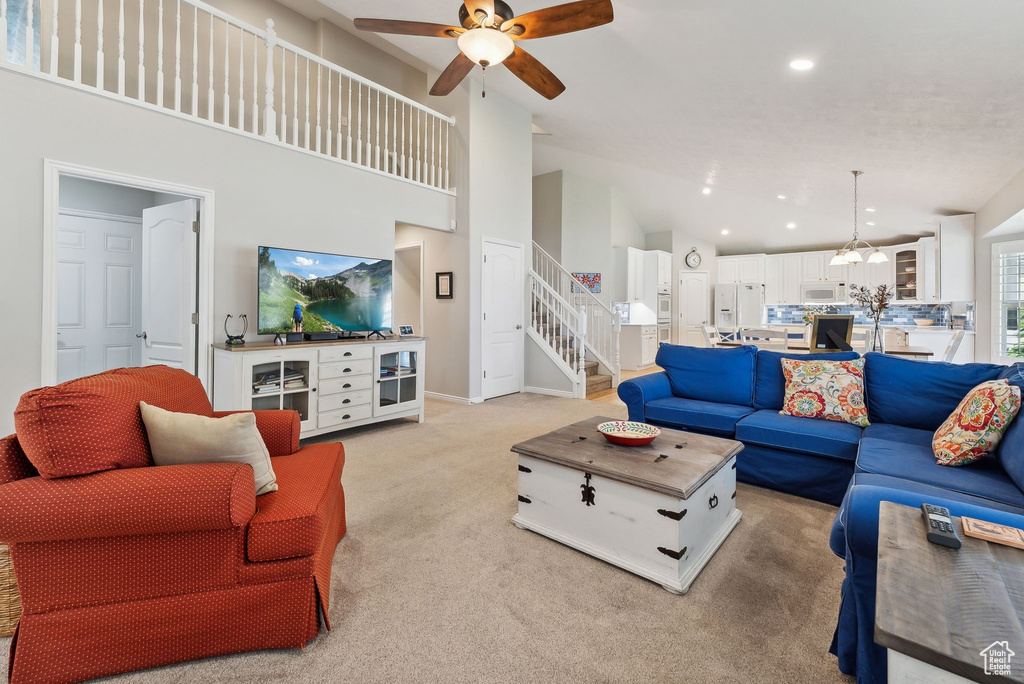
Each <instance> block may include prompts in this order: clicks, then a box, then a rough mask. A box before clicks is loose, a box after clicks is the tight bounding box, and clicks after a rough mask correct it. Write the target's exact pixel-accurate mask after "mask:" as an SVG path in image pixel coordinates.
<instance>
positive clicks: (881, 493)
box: [619, 344, 1024, 682]
mask: <svg viewBox="0 0 1024 684" xmlns="http://www.w3.org/2000/svg"><path fill="white" fill-rule="evenodd" d="M783 358H794V359H803V360H807V359H814V358H819V359H833V360H849V359H854V358H858V355H857V354H856V353H854V352H848V353H837V354H785V353H780V352H773V351H767V350H758V349H757V348H756V347H749V346H744V347H737V348H733V349H698V348H694V347H682V346H676V345H665V344H663V345H661V347H660V348H659V351H658V356H657V364H658V365H659V366H661V367H662V368H663V369H665V370H664V372H662V373H656V374H652V375H646V376H641V377H639V378H636V379H633V380H630V381H627V382H624V383H622V384H620V385H619V397H620V398H621V399H622V400H623V401H624V402H625V403H626V405H627V407H628V408H629V417H630V419H631V420H639V421H643V422H647V423H652V424H654V425H662V426H666V427H671V428H676V429H683V430H690V431H693V432H700V433H704V434H709V435H716V436H720V437H729V438H733V439H737V440H739V441H741V442H743V443H744V446H745V448H744V449H743V451H742V452H740V454H739V456H738V457H737V470H736V473H737V479H739V480H740V481H742V482H747V483H750V484H755V485H759V486H762V487H768V488H771V489H775V490H779V491H783V492H787V493H790V494H795V495H797V496H802V497H806V498H811V499H815V500H817V501H823V502H826V503H830V504H833V505H838V506H839V511H838V513H837V514H836V519H835V522H834V524H833V529H832V534H831V538H830V540H829V543H830V546H831V548H832V550H833V551H834V552H835V553H836V554H837V555H838V556H839V557H841V558H843V559H844V561H845V564H846V565H845V569H846V577H845V579H844V581H843V590H842V598H841V604H840V612H839V622H838V625H837V627H836V633H835V637H834V640H833V643H832V648H831V651H832V653H834V654H835V655H836V656H837V657H838V659H839V668H840V670H842V671H843V672H845V673H847V674H852V675H856V676H857V680H858V682H885V681H886V670H887V668H886V660H885V651H884V649H882V648H880V647H879V646H877V645H876V644H875V643H874V619H875V607H874V601H875V569H876V556H877V537H878V503H879V501H882V500H885V501H895V502H898V503H903V504H906V505H909V506H920V504H921V503H922V502H924V501H928V502H934V503H938V504H939V505H942V506H946V507H947V508H949V509H950V511H951V512H952V514H953V515H971V516H975V517H979V518H982V519H986V520H992V521H995V522H1002V523H1005V524H1012V525H1015V526H1018V527H1024V420H1019V421H1015V422H1014V423H1013V424H1011V426H1010V429H1009V431H1008V432H1007V434H1006V436H1005V437H1004V439H1003V442H1002V443H1001V444H1000V447H999V449H998V451H997V453H996V455H995V457H994V458H987V459H984V460H982V461H980V462H978V463H976V464H972V465H970V466H964V467H960V468H950V467H945V466H940V465H938V464H937V463H936V462H935V457H934V455H933V454H932V449H931V441H932V435H933V433H934V432H935V430H936V429H937V428H938V427H939V425H941V424H942V422H943V421H944V420H945V419H946V418H947V417H948V416H949V414H950V413H952V412H953V410H954V409H955V408H956V406H957V405H958V404H959V403H960V401H961V399H963V397H964V396H965V395H966V394H967V392H969V391H970V390H971V389H972V388H973V387H974V386H976V385H977V384H979V383H981V382H984V381H986V380H993V379H997V378H1005V379H1007V380H1009V381H1010V382H1011V383H1013V384H1016V385H1018V386H1020V387H1021V388H1022V389H1024V373H1022V369H1024V364H1017V365H1013V366H999V365H994V364H980V363H975V364H963V365H954V364H947V363H933V362H925V361H913V360H908V359H901V358H898V357H895V356H885V355H882V354H876V353H870V354H867V355H866V357H865V360H866V363H865V395H866V398H867V405H868V418H869V420H870V421H871V425H870V426H869V427H867V428H863V429H862V428H859V427H856V426H853V425H849V424H846V423H834V422H827V421H822V420H809V419H806V418H795V417H792V416H783V415H779V410H780V409H781V408H782V403H783V396H784V393H785V381H784V379H783V375H782V363H781V359H783Z"/></svg>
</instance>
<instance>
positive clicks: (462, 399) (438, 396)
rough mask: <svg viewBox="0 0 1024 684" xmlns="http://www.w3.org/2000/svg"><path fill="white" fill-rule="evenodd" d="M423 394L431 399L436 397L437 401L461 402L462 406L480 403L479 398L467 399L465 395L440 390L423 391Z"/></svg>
mask: <svg viewBox="0 0 1024 684" xmlns="http://www.w3.org/2000/svg"><path fill="white" fill-rule="evenodd" d="M423 396H425V397H429V398H431V399H437V400H438V401H447V402H449V403H452V404H462V405H464V406H468V405H470V404H479V403H480V400H473V399H467V398H466V397H457V396H455V395H454V394H441V393H440V392H424V393H423Z"/></svg>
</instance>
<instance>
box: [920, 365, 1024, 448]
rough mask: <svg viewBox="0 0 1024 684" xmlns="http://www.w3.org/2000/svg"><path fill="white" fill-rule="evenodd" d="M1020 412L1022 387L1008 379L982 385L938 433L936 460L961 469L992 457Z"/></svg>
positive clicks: (941, 426)
mask: <svg viewBox="0 0 1024 684" xmlns="http://www.w3.org/2000/svg"><path fill="white" fill-rule="evenodd" d="M1019 410H1020V388H1019V387H1017V386H1015V385H1011V384H1010V383H1009V382H1007V381H1006V380H989V381H987V382H983V383H981V384H980V385H978V386H977V387H975V388H974V389H972V390H971V391H970V392H969V393H968V394H967V396H966V397H964V399H963V401H961V402H960V405H959V406H957V407H956V411H954V412H953V413H952V414H951V415H950V416H949V418H947V419H946V421H945V422H944V423H943V424H942V425H940V426H939V429H938V430H936V431H935V438H934V439H933V440H932V451H934V452H935V459H936V460H937V461H938V462H939V464H940V465H946V466H961V465H967V464H968V463H973V462H974V461H977V460H979V459H982V458H984V457H985V456H988V455H989V454H991V453H993V452H994V451H995V450H996V447H997V446H999V442H1000V441H1001V440H1002V439H1003V435H1004V434H1006V429H1007V428H1008V427H1009V426H1010V423H1011V422H1013V419H1014V418H1015V417H1016V416H1017V412H1018V411H1019Z"/></svg>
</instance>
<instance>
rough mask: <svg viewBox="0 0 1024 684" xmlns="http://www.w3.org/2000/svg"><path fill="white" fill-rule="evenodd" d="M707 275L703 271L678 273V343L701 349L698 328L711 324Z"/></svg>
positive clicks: (701, 343) (701, 338)
mask: <svg viewBox="0 0 1024 684" xmlns="http://www.w3.org/2000/svg"><path fill="white" fill-rule="evenodd" d="M710 301H711V298H710V293H709V280H708V274H707V273H706V272H704V271H679V343H680V344H684V345H686V346H689V347H703V346H704V334H703V333H702V332H701V329H700V326H702V325H708V324H709V323H710V322H711V316H710V311H709V307H710Z"/></svg>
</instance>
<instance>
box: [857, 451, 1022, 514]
mask: <svg viewBox="0 0 1024 684" xmlns="http://www.w3.org/2000/svg"><path fill="white" fill-rule="evenodd" d="M857 472H863V473H873V474H875V475H888V476H890V477H895V478H899V479H902V480H908V481H911V482H920V483H922V484H927V485H932V486H935V487H940V488H942V489H948V490H949V491H951V492H959V493H961V494H968V495H971V496H976V497H978V498H982V499H989V500H992V501H998V502H1001V503H1005V504H1008V505H1010V506H1018V507H1021V508H1024V492H1022V491H1021V490H1020V488H1018V487H1017V485H1015V484H1014V483H1013V480H1011V479H1010V477H1009V475H1007V474H1006V472H1005V471H1004V470H1003V469H1002V467H1000V465H999V463H998V462H996V460H995V459H994V458H983V459H982V460H980V461H978V462H976V463H972V464H970V465H967V466H964V467H963V468H948V467H945V466H941V465H939V464H938V463H936V462H935V455H934V454H933V453H932V449H931V446H922V445H919V444H907V443H905V442H889V441H885V440H881V439H872V438H870V437H866V438H864V439H863V440H862V441H861V445H860V453H859V454H858V455H857Z"/></svg>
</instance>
